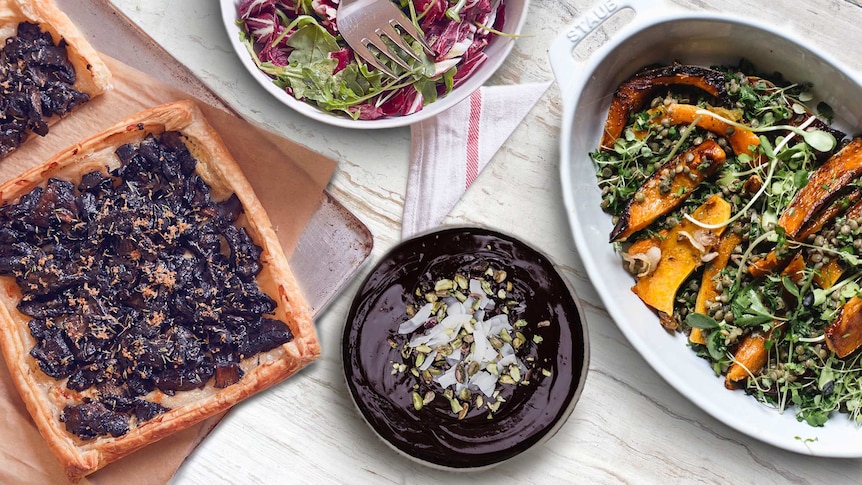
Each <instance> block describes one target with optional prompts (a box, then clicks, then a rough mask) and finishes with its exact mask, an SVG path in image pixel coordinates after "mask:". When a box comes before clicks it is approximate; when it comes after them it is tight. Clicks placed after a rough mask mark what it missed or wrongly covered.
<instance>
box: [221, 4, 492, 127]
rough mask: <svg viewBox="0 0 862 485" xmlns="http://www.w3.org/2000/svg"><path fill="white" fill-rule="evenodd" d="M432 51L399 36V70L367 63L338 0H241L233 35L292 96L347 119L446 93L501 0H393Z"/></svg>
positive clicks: (477, 55)
mask: <svg viewBox="0 0 862 485" xmlns="http://www.w3.org/2000/svg"><path fill="white" fill-rule="evenodd" d="M394 3H395V4H396V5H397V6H399V7H400V8H401V9H402V10H403V11H404V13H405V14H406V15H407V17H408V19H410V20H411V21H412V22H413V24H414V25H416V26H417V27H419V28H420V29H421V30H422V31H423V32H424V33H425V37H426V40H427V41H428V43H429V45H431V47H432V49H433V50H434V52H435V53H436V55H435V56H427V55H426V54H425V53H424V52H423V50H422V47H421V45H420V44H419V43H418V42H416V41H415V40H413V39H410V38H405V40H406V41H407V42H408V43H409V44H410V45H411V48H412V49H413V51H414V52H416V54H418V55H419V57H420V58H421V59H423V61H422V62H419V61H416V60H414V59H412V58H411V57H409V56H408V55H407V54H406V53H404V54H403V56H402V58H403V59H404V61H405V62H407V63H408V64H409V65H410V66H411V69H410V70H409V71H405V70H404V69H403V68H401V67H399V66H398V65H396V64H395V63H394V62H392V61H389V60H386V61H385V63H386V65H387V67H389V68H390V69H392V70H393V71H394V72H396V73H398V77H397V78H391V77H389V76H387V75H385V74H383V73H382V72H380V71H378V70H376V69H374V68H373V67H372V66H370V65H368V64H366V63H365V62H364V61H363V60H362V59H361V58H359V56H358V55H356V54H355V53H354V52H353V50H352V49H351V48H350V47H349V46H348V45H347V43H346V42H345V41H344V40H343V39H342V38H341V35H340V34H339V32H338V25H337V24H338V22H337V18H336V10H337V9H338V4H339V0H242V2H241V3H240V8H239V19H238V20H237V23H238V25H239V26H240V38H241V40H242V42H243V43H245V44H246V46H247V48H248V50H249V53H250V54H251V56H252V58H253V59H254V62H255V64H257V66H258V68H260V70H261V71H263V72H264V73H266V74H267V75H269V76H270V77H272V79H273V82H274V83H275V84H276V85H277V86H279V87H281V88H283V89H284V90H285V91H286V92H288V93H289V94H291V95H292V96H294V97H295V98H297V99H299V100H303V101H305V102H307V103H309V104H312V105H315V106H317V107H319V108H320V109H322V110H325V111H328V112H332V113H335V114H344V115H347V116H349V117H351V118H353V119H361V120H373V119H378V118H384V117H394V116H404V115H409V114H412V113H415V112H417V111H420V110H421V109H422V108H423V106H425V105H427V104H429V103H432V102H434V101H436V100H437V98H438V97H441V96H445V95H446V94H448V93H449V92H450V91H452V90H453V89H454V88H455V87H457V86H458V85H459V84H461V83H462V82H463V81H464V80H466V79H467V78H468V77H469V76H470V75H471V74H472V73H473V72H474V71H475V70H476V69H477V68H478V67H479V66H481V65H482V63H483V62H484V61H485V60H486V59H487V56H486V54H485V52H484V50H485V47H486V46H487V45H488V43H489V41H490V40H491V38H493V37H494V36H495V35H499V34H500V31H499V30H498V29H499V28H500V27H501V26H502V25H503V23H504V21H505V0H395V1H394Z"/></svg>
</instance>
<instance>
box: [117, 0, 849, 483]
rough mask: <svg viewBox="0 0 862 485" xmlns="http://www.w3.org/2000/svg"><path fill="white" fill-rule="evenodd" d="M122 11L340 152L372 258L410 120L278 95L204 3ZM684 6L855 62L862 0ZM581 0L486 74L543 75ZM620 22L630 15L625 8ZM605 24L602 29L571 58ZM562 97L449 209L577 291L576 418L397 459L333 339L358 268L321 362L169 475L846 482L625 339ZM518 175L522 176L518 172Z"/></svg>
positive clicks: (562, 3) (137, 5)
mask: <svg viewBox="0 0 862 485" xmlns="http://www.w3.org/2000/svg"><path fill="white" fill-rule="evenodd" d="M114 3H115V4H116V6H117V7H119V8H120V9H121V10H122V11H123V12H124V13H125V14H126V15H128V16H129V17H130V18H132V19H133V20H134V21H135V22H137V23H138V24H139V26H140V27H141V28H142V29H143V30H144V31H145V32H147V33H148V34H149V35H151V36H152V37H153V38H155V39H156V40H157V41H158V42H159V43H161V44H162V45H163V46H164V47H165V48H166V49H167V50H168V51H169V52H170V53H171V54H173V55H174V56H176V57H177V58H178V59H179V60H180V61H182V62H183V63H185V64H186V65H187V66H188V67H189V68H190V69H191V70H192V71H193V72H194V73H195V74H196V75H197V76H199V77H200V78H201V79H203V80H204V82H206V83H207V84H208V85H209V86H210V87H211V88H212V89H213V90H215V91H216V92H217V93H218V94H219V95H220V96H221V97H222V98H223V99H224V100H225V101H226V102H227V103H229V104H230V105H231V106H232V107H234V108H235V109H236V110H237V111H239V112H240V113H242V114H243V115H244V116H246V117H248V118H249V119H252V120H255V121H257V122H259V123H261V124H263V125H264V126H266V127H268V128H270V129H272V130H274V131H276V132H279V133H281V134H283V135H284V136H286V137H288V138H290V139H293V140H296V141H299V142H300V143H303V144H305V145H307V146H309V147H310V148H312V149H314V150H316V151H318V152H320V153H323V154H324V155H326V156H329V157H332V158H334V159H336V160H337V161H338V162H339V166H338V169H337V172H336V175H335V176H334V178H333V179H332V182H331V184H330V187H329V190H330V192H331V193H332V194H333V195H334V196H335V197H336V198H337V199H338V200H340V201H341V202H342V203H344V204H345V206H347V208H348V209H350V210H351V211H353V212H354V213H355V214H357V215H358V216H359V217H360V219H362V221H363V222H364V223H365V224H366V225H368V227H369V228H370V229H371V231H372V232H373V234H374V236H375V248H374V251H373V253H372V261H376V260H377V259H378V258H379V257H380V256H381V255H382V254H383V252H385V251H386V250H387V249H388V248H390V247H391V246H392V245H393V244H395V243H396V242H397V240H398V238H399V234H400V220H401V209H402V206H403V201H404V191H405V183H406V177H407V165H408V161H409V148H410V133H409V129H406V128H401V129H390V130H382V131H366V132H360V131H352V130H346V129H339V128H334V127H329V126H326V125H323V124H321V123H318V122H315V121H312V120H309V119H306V118H304V117H302V116H300V115H298V114H296V113H294V112H291V111H289V110H288V109H286V108H284V107H282V106H279V105H278V104H277V103H276V102H274V101H273V100H272V98H271V97H270V96H269V95H268V94H267V93H266V92H265V91H264V90H263V89H262V88H260V87H259V86H258V85H257V84H256V83H255V82H254V81H253V79H252V78H251V77H250V76H249V75H248V74H247V73H246V72H245V71H244V70H243V68H242V66H241V64H240V63H239V61H238V60H237V59H236V56H235V55H234V53H233V50H232V49H231V46H230V45H229V43H228V39H227V38H226V34H225V30H224V28H223V26H222V24H221V20H220V14H219V10H218V5H217V2H214V1H213V0H184V1H182V2H176V1H170V0H114ZM673 3H674V4H676V5H678V6H681V7H685V8H690V9H693V10H707V11H716V12H728V13H738V14H746V15H752V14H754V13H755V12H753V11H752V9H754V10H756V15H757V16H758V18H761V19H762V21H763V22H764V23H768V24H772V25H787V26H788V28H789V29H790V30H792V31H795V32H797V33H799V34H800V35H802V36H804V38H807V39H810V41H811V42H812V43H813V44H814V45H815V46H817V47H818V48H820V49H822V50H824V51H826V52H829V53H830V54H831V55H832V56H833V57H835V58H836V59H838V60H839V61H841V62H842V63H844V64H845V65H847V66H849V67H850V68H851V69H855V70H856V72H862V30H860V29H859V28H858V26H859V25H862V6H860V5H859V3H858V2H854V1H849V0H808V1H806V2H799V1H798V0H776V1H770V2H760V3H759V4H757V5H756V6H753V4H752V3H751V2H750V1H745V2H743V1H742V0H722V1H721V2H719V1H715V0H676V1H674V2H673ZM592 4H593V2H592V1H585V0H533V1H532V3H531V8H530V15H529V17H528V20H527V23H526V27H525V30H524V34H526V37H524V38H522V39H519V40H518V42H517V44H516V46H515V49H514V51H513V52H512V55H511V57H510V58H509V59H508V60H507V62H506V63H505V64H504V65H503V67H502V68H501V69H500V71H499V72H498V73H497V74H496V75H495V76H494V78H492V80H491V81H490V83H491V84H511V83H519V82H534V81H542V80H547V79H551V78H552V74H551V72H550V66H549V65H548V61H547V58H546V56H545V55H544V53H545V52H546V51H547V46H548V45H549V43H550V41H551V40H552V39H553V38H554V37H555V36H556V35H557V34H558V33H559V32H561V31H562V29H563V28H564V27H565V26H566V25H567V24H568V23H570V22H571V21H572V20H573V19H574V18H575V16H576V15H578V13H580V12H584V11H585V10H586V9H588V8H589V7H590V6H591V5H592ZM623 21H624V20H623ZM608 35H609V33H608V32H607V31H606V30H600V31H598V32H597V33H596V34H595V35H594V36H592V37H591V38H590V39H589V40H588V41H587V42H586V43H585V46H584V47H583V48H580V49H579V52H578V54H579V55H588V54H589V51H590V49H591V48H594V47H595V46H596V45H600V44H601V42H603V41H604V39H606V38H607V36H608ZM560 116H561V104H560V98H559V92H558V91H557V90H556V88H552V89H551V90H550V91H549V92H548V94H547V95H546V96H545V97H544V98H543V99H542V100H540V101H539V104H538V105H537V107H536V109H534V110H533V112H532V113H531V114H530V115H529V116H528V117H527V119H526V120H525V121H524V123H523V124H522V125H521V126H520V127H519V128H518V129H517V130H516V132H515V133H514V135H513V136H512V138H511V139H510V140H509V141H508V142H507V143H506V144H505V145H504V147H503V149H502V150H501V151H500V152H499V153H498V154H497V156H496V157H495V158H494V160H493V161H492V162H491V164H490V165H489V166H488V167H487V168H486V169H485V171H484V172H483V173H482V174H481V175H480V176H479V178H478V179H477V180H476V183H475V184H474V185H473V186H472V187H471V189H470V190H469V191H468V192H467V194H466V195H465V196H464V198H463V200H462V201H461V202H460V203H459V204H458V206H456V208H455V210H454V211H453V212H452V214H450V216H449V217H448V218H447V220H446V222H447V223H451V224H478V225H485V226H490V227H494V228H497V229H499V230H502V231H505V232H508V233H512V234H515V235H517V236H518V237H521V238H523V239H525V240H527V241H529V242H532V243H534V244H536V245H537V246H538V247H540V248H541V249H542V250H544V251H545V252H547V253H548V254H550V256H551V257H552V258H554V259H555V261H556V262H557V263H558V265H559V266H560V267H561V268H562V270H563V273H564V275H565V276H566V277H567V278H568V279H569V281H570V282H571V283H572V284H573V285H574V287H575V289H576V291H577V292H578V293H579V295H580V297H581V298H582V299H583V301H584V306H585V311H586V316H587V319H588V323H589V331H590V339H591V347H592V352H591V355H592V360H591V365H590V374H589V376H588V378H587V386H586V389H585V390H584V393H583V395H582V397H581V400H580V403H579V404H578V406H577V408H576V409H575V411H574V413H573V414H572V416H571V418H570V420H569V422H568V423H567V424H566V425H565V426H564V427H563V428H562V429H561V430H560V432H559V433H558V434H557V435H556V436H555V437H554V438H552V439H551V440H550V441H548V442H547V443H546V444H545V445H543V446H541V447H539V448H537V449H535V450H532V451H531V452H529V453H527V454H525V455H523V456H520V457H518V458H516V459H514V460H512V461H511V462H509V463H506V464H504V465H501V466H499V467H496V468H494V469H492V470H490V471H487V472H485V473H483V474H481V477H477V476H475V475H459V474H451V473H445V472H439V471H435V470H431V469H428V468H425V467H423V466H420V465H416V464H413V463H412V462H410V461H408V460H406V459H404V458H402V457H400V456H398V455H396V454H395V453H394V452H392V451H391V450H390V449H389V448H387V447H386V446H385V445H384V444H383V443H381V442H380V441H379V440H378V439H377V438H376V436H375V435H374V434H373V433H372V431H371V430H370V429H369V428H368V427H367V426H366V425H365V423H364V422H363V421H362V420H361V419H360V417H359V414H358V413H357V412H356V410H355V409H354V406H353V404H352V402H351V401H350V399H349V396H348V394H347V391H346V386H345V385H344V378H343V376H342V373H341V358H340V354H339V344H340V335H341V330H342V326H343V324H344V318H345V316H346V313H347V310H348V306H349V304H350V301H351V299H352V296H353V294H354V293H355V291H356V289H357V287H358V284H359V281H360V280H361V278H362V276H364V275H365V274H367V271H368V270H369V268H370V267H369V266H366V267H365V268H364V269H363V270H362V271H361V273H360V276H359V278H357V279H355V280H354V281H353V282H352V283H351V284H349V285H348V286H347V288H346V289H345V290H344V292H343V293H342V294H341V296H339V297H338V298H337V299H336V300H335V301H334V302H333V304H332V305H331V306H330V308H329V309H328V310H327V312H326V313H325V314H324V315H322V316H321V317H320V318H318V320H317V327H318V331H319V332H320V338H321V341H322V347H323V356H322V358H321V359H320V360H319V361H318V362H317V363H315V364H314V365H312V366H311V367H310V368H308V369H306V370H305V371H303V372H302V373H301V374H300V375H298V376H296V378H294V379H291V380H290V382H288V383H285V384H284V385H282V386H279V387H277V388H275V389H273V390H272V391H270V392H267V393H265V394H263V395H260V396H257V397H255V398H253V399H251V400H250V401H248V402H246V403H243V404H242V405H240V406H239V408H237V409H236V410H235V411H234V412H231V413H230V415H229V416H228V418H227V419H226V420H225V421H224V422H223V423H222V424H221V425H220V426H219V427H218V428H217V429H216V431H215V432H214V433H213V434H212V435H211V436H210V437H209V438H208V439H207V440H206V441H205V442H204V443H203V445H202V446H201V447H200V448H199V449H198V450H197V451H196V452H195V453H194V454H193V455H192V456H191V457H190V458H189V460H188V461H187V462H186V463H185V465H184V466H183V467H182V468H181V469H180V472H179V473H178V474H177V476H176V479H175V480H176V482H177V483H191V484H201V485H212V484H216V483H244V484H258V483H282V482H290V483H293V482H300V483H330V482H337V483H435V484H439V483H446V484H457V483H472V482H474V481H475V480H477V479H479V478H481V480H482V482H487V483H522V484H531V483H537V484H538V483H541V484H544V483H565V482H568V483H572V482H575V483H645V482H646V483H659V482H673V483H677V482H685V483H853V482H858V480H859V477H860V476H862V461H859V460H831V459H817V458H811V457H806V456H800V455H797V454H794V453H790V452H786V451H783V450H780V449H777V448H774V447H772V446H769V445H767V444H763V443H761V442H758V441H756V440H753V439H751V438H749V437H747V436H744V435H742V434H741V433H739V432H736V431H734V430H732V429H730V428H728V427H727V426H725V425H723V424H721V423H719V422H718V421H716V420H715V419H713V418H711V417H710V416H708V415H707V414H706V413H704V412H703V411H701V410H700V409H699V408H697V407H696V406H694V405H693V404H692V403H690V402H689V401H688V400H687V399H685V398H684V397H682V396H681V395H680V394H679V393H677V392H676V391H675V390H674V389H673V388H671V387H670V386H669V385H668V384H667V383H665V381H664V380H663V379H662V378H661V377H660V376H658V375H657V374H656V373H655V372H654V371H653V370H652V369H651V368H650V367H649V366H648V365H647V364H646V363H645V362H644V361H643V359H641V357H640V356H639V355H638V354H637V353H636V352H635V351H634V350H633V349H632V347H631V346H630V345H629V344H628V342H627V341H626V340H625V338H624V337H623V335H622V334H621V333H620V331H619V330H617V328H616V326H615V325H614V323H613V322H612V321H611V320H610V319H609V317H608V315H607V313H606V311H605V310H604V308H603V307H602V305H601V303H600V300H599V298H598V296H597V295H596V293H595V291H594V290H593V288H592V286H591V284H590V282H589V279H588V278H587V276H586V273H585V271H584V267H583V264H582V262H581V260H580V258H579V256H578V254H577V252H576V251H575V248H574V245H573V243H572V241H571V238H570V236H569V229H568V225H567V224H568V222H567V219H566V214H565V212H564V209H563V206H562V203H561V200H562V196H561V189H560V184H559V180H558V168H559V167H558V164H559V161H558V160H559V153H558V148H557V147H558V136H559V128H560ZM516 174H517V176H516Z"/></svg>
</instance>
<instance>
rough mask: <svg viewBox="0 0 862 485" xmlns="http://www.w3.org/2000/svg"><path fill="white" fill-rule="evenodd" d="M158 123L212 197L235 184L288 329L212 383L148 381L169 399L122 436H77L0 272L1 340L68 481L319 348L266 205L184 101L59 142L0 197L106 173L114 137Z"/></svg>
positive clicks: (10, 198)
mask: <svg viewBox="0 0 862 485" xmlns="http://www.w3.org/2000/svg"><path fill="white" fill-rule="evenodd" d="M164 131H179V132H181V133H182V135H183V138H184V142H185V143H186V145H187V147H188V148H189V151H190V152H191V153H192V155H193V156H194V157H195V158H196V159H197V160H198V164H197V167H196V169H195V171H196V173H197V174H198V175H200V176H201V178H203V179H204V181H206V182H207V183H208V184H209V185H210V186H211V188H212V195H213V198H214V199H215V200H221V199H223V198H226V197H228V196H229V195H230V194H232V193H233V194H236V196H237V197H238V198H239V199H240V201H241V202H242V205H243V208H244V214H243V215H242V216H240V218H239V219H238V220H237V222H236V224H238V225H239V226H241V227H244V228H245V229H246V230H247V231H248V233H249V234H250V236H251V238H252V240H253V241H254V242H255V243H256V244H257V245H259V246H260V247H261V248H262V253H261V256H260V263H261V265H262V266H263V269H262V270H261V272H260V273H259V274H258V276H257V282H258V284H259V286H260V288H261V290H262V291H263V292H265V293H267V294H268V295H269V296H270V297H272V298H273V299H275V300H276V302H277V309H276V313H275V317H274V318H276V319H278V320H280V321H282V322H285V323H286V324H287V325H288V326H289V327H290V330H291V332H292V333H293V336H294V338H293V340H292V341H290V342H288V343H285V344H283V345H281V346H279V347H276V348H274V349H272V350H270V351H268V352H265V353H261V354H257V355H255V356H252V357H248V358H246V359H244V360H243V361H242V362H241V363H240V365H241V367H242V368H243V370H244V371H245V375H244V376H243V377H242V379H240V380H239V382H237V383H235V384H232V385H230V386H228V387H226V388H223V389H217V388H215V387H214V385H213V384H214V383H213V380H214V379H210V381H209V382H208V383H207V384H206V386H205V387H203V388H201V389H195V390H191V391H179V392H177V393H176V394H175V395H174V396H168V395H165V394H161V393H160V391H158V390H155V391H153V392H154V393H159V394H160V395H159V396H157V398H156V399H157V400H159V401H160V402H162V403H163V404H166V405H167V406H168V407H170V408H171V410H170V411H167V412H165V413H164V414H161V415H159V416H156V417H155V418H153V419H151V420H149V421H145V422H143V423H140V424H138V425H137V427H134V428H132V429H131V430H129V432H128V433H127V434H125V435H123V436H120V437H116V438H114V437H110V436H100V437H97V438H95V439H92V440H88V441H83V440H81V439H79V438H78V437H76V436H74V435H72V434H71V433H69V432H67V431H66V429H65V426H64V424H63V423H61V422H60V419H59V417H60V414H61V412H62V410H63V407H64V406H65V405H66V404H70V403H74V402H75V399H76V398H80V397H81V396H76V395H75V394H76V393H75V392H73V391H70V390H69V389H67V388H66V387H65V379H64V380H59V381H58V380H55V379H53V378H51V377H49V376H47V375H46V374H44V373H43V372H42V371H41V370H40V369H39V366H38V364H37V362H36V359H34V358H33V357H31V356H30V355H29V351H30V349H31V348H33V346H34V344H35V339H34V338H33V337H32V336H31V335H30V332H29V330H28V326H27V323H28V321H29V320H30V317H29V316H27V315H25V314H23V313H21V312H19V311H18V310H17V308H16V306H17V304H18V302H19V301H20V298H21V290H20V288H19V287H18V285H17V283H16V282H15V279H14V278H12V277H9V276H3V277H0V348H2V351H3V354H4V357H5V359H6V363H7V365H8V367H9V371H10V374H11V376H12V378H13V380H14V382H15V386H16V387H17V389H18V391H19V392H20V394H21V397H22V398H23V400H24V402H25V404H26V406H27V409H28V410H29V412H30V414H31V415H32V417H33V420H34V421H35V423H36V425H37V427H38V428H39V431H40V432H41V434H42V436H43V437H44V438H45V440H46V442H47V444H48V446H49V447H50V449H51V450H52V451H53V452H54V454H55V455H56V456H57V457H58V459H59V461H60V462H61V464H62V465H63V467H64V468H65V470H66V473H67V475H68V476H69V478H70V479H71V480H73V481H77V480H79V479H80V478H82V477H83V476H85V475H87V474H90V473H92V472H94V471H96V470H98V469H99V468H101V467H103V466H105V465H106V464H108V463H110V462H113V461H115V460H117V459H119V458H122V457H123V456H126V455H128V454H129V453H132V452H133V451H135V450H137V449H139V448H141V447H143V446H146V445H148V444H150V443H153V442H155V441H157V440H159V439H161V438H163V437H165V436H167V435H169V434H171V433H174V432H176V431H179V430H182V429H184V428H187V427H189V426H191V425H194V424H195V423H198V422H200V421H202V420H204V419H206V418H208V417H210V416H213V415H215V414H218V413H220V412H222V411H224V410H226V409H228V408H230V407H231V406H233V405H234V404H236V403H238V402H239V401H241V400H243V399H245V398H247V397H249V396H251V395H253V394H255V393H257V392H259V391H261V390H263V389H266V388H268V387H270V386H272V385H273V384H276V383H278V382H280V381H282V380H284V379H285V378H287V377H289V376H290V375H292V374H294V373H295V372H297V371H298V370H299V369H301V368H302V367H304V366H305V365H307V364H309V363H310V362H311V361H313V360H314V359H315V358H317V357H318V356H319V354H320V347H319V344H318V340H317V336H316V333H315V328H314V325H313V321H312V319H311V316H310V313H309V311H308V308H307V304H306V302H305V299H304V297H303V295H302V293H301V291H300V289H299V286H298V284H297V282H296V280H295V278H294V276H293V274H292V272H291V270H290V267H289V266H288V262H287V259H286V258H285V255H284V253H283V251H282V249H281V246H280V244H279V242H278V239H277V236H276V234H275V231H274V229H273V227H272V224H271V222H270V220H269V218H268V216H267V214H266V212H265V211H264V208H263V207H262V206H261V204H260V202H259V201H258V199H257V197H256V196H255V194H254V192H253V190H252V188H251V186H250V185H249V183H248V181H247V180H246V179H245V177H244V176H243V174H242V172H241V171H240V168H239V166H238V165H237V163H236V161H235V160H234V159H233V157H232V156H231V154H230V153H229V152H228V150H227V148H226V147H225V146H224V143H223V142H222V141H221V139H220V137H219V136H218V134H217V133H216V132H215V131H214V130H213V129H212V128H211V127H210V126H209V124H208V123H207V122H206V121H205V119H204V118H203V116H202V114H201V112H200V111H199V110H198V109H197V107H196V106H195V105H194V103H192V102H190V101H180V102H175V103H170V104H166V105H162V106H158V107H155V108H152V109H149V110H146V111H144V112H141V113H139V114H137V115H135V116H132V117H130V118H128V119H126V120H124V121H121V122H119V123H118V124H116V125H115V126H113V127H112V128H110V129H108V130H106V131H104V132H102V133H100V134H97V135H94V136H92V137H90V138H88V139H86V140H84V141H82V142H80V143H78V144H76V145H74V146H72V147H69V148H67V149H66V150H64V151H62V152H60V153H58V154H57V155H55V156H54V157H53V158H51V159H50V160H48V161H47V162H45V163H44V164H43V165H41V166H38V167H35V168H33V169H31V170H29V171H27V172H25V173H24V174H23V175H21V176H19V177H17V178H15V179H13V180H10V181H8V182H6V183H4V184H3V185H2V186H0V202H2V203H3V204H6V203H12V202H14V201H16V200H17V199H18V198H19V197H20V196H21V195H23V194H26V193H27V192H29V191H30V190H32V189H33V188H34V187H36V186H43V185H44V183H45V182H46V181H47V179H48V178H50V177H55V178H61V179H66V180H70V181H72V182H73V183H77V181H79V180H80V178H81V176H82V175H83V174H85V173H87V172H91V171H93V170H101V171H103V172H105V173H107V171H109V170H111V169H113V168H115V167H117V166H118V165H119V163H120V162H119V159H118V158H117V157H116V156H115V155H114V151H115V149H116V148H117V147H119V146H121V145H123V144H127V143H137V142H139V141H141V140H143V139H144V138H145V137H146V136H147V135H148V134H156V135H158V134H160V133H162V132H164Z"/></svg>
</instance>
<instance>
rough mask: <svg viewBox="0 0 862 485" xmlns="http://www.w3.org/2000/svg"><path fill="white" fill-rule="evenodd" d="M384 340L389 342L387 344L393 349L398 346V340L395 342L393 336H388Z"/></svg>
mask: <svg viewBox="0 0 862 485" xmlns="http://www.w3.org/2000/svg"><path fill="white" fill-rule="evenodd" d="M386 341H387V342H389V346H390V347H392V348H393V349H397V348H398V342H396V341H395V339H394V338H392V337H389V338H387V339H386Z"/></svg>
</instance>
